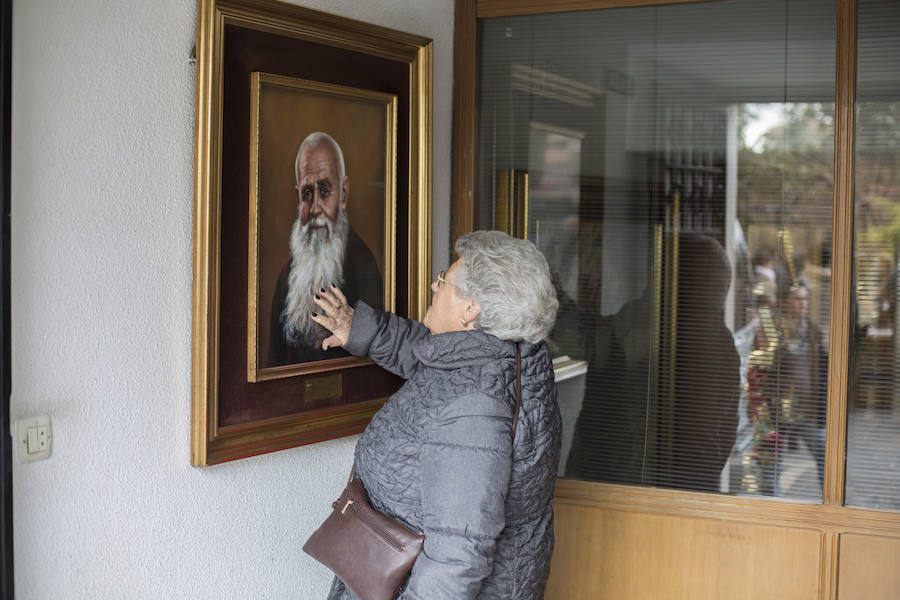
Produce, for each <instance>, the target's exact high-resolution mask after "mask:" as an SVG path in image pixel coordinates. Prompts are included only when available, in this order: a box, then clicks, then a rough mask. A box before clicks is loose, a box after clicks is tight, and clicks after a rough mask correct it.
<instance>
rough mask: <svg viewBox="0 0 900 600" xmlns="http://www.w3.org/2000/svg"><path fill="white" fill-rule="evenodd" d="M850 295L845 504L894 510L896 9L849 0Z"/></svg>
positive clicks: (899, 237)
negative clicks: (852, 115) (854, 14)
mask: <svg viewBox="0 0 900 600" xmlns="http://www.w3.org/2000/svg"><path fill="white" fill-rule="evenodd" d="M857 7H858V27H857V44H858V46H857V95H856V96H857V97H856V102H857V116H856V161H855V162H856V167H855V168H856V181H855V186H856V193H855V200H856V211H855V212H856V214H855V221H854V227H855V229H856V232H855V235H854V238H855V239H854V256H855V275H856V277H855V281H856V286H855V288H856V302H855V309H856V310H855V315H856V326H855V327H854V332H855V335H854V347H853V350H854V352H853V354H852V356H853V362H852V363H851V365H852V366H851V369H852V377H851V388H850V402H849V406H848V411H849V412H848V415H847V416H848V432H847V477H846V482H847V484H846V485H847V487H846V494H845V497H846V503H847V504H849V505H853V506H865V507H870V508H893V509H897V508H900V399H898V395H900V394H898V391H900V389H898V387H897V384H898V381H897V378H898V375H900V352H898V346H897V344H898V337H897V335H896V332H897V328H898V321H897V319H898V318H900V313H897V311H896V310H895V306H896V304H897V299H898V294H900V287H898V281H897V267H898V259H900V10H898V6H897V4H896V3H895V2H892V1H889V0H880V1H875V0H859V2H858V4H857Z"/></svg>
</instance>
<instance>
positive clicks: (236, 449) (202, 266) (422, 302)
mask: <svg viewBox="0 0 900 600" xmlns="http://www.w3.org/2000/svg"><path fill="white" fill-rule="evenodd" d="M226 26H237V27H240V28H243V29H247V30H254V31H259V32H264V33H268V34H275V35H276V36H284V37H287V38H292V39H296V40H302V41H306V42H311V43H314V44H318V45H322V46H328V47H333V48H337V49H340V50H346V51H351V52H355V53H359V54H364V55H368V56H372V57H377V58H380V59H386V60H388V61H393V62H395V63H397V64H398V65H400V66H401V67H402V68H403V69H405V71H406V72H408V81H409V89H408V106H409V110H408V111H407V113H406V114H401V115H399V119H401V120H403V119H405V120H406V122H407V127H408V148H409V152H408V165H409V166H408V170H407V172H405V173H398V178H405V186H406V187H407V189H408V191H409V193H408V198H398V203H402V204H403V205H404V208H405V211H404V212H405V214H407V219H406V222H405V223H403V226H404V228H405V230H406V232H407V235H406V236H405V238H401V239H400V240H398V248H397V251H398V253H402V254H403V256H405V257H406V261H405V264H404V267H405V268H404V271H405V273H404V279H405V280H406V281H407V285H406V288H405V289H404V290H402V291H403V292H405V293H404V296H403V297H402V298H398V303H400V304H402V305H404V306H405V307H406V309H407V313H408V315H409V316H410V317H412V318H421V317H422V316H423V315H424V313H425V308H426V306H427V301H428V285H429V276H430V271H431V264H430V263H431V258H430V257H431V233H430V232H431V135H432V125H431V112H432V110H431V93H432V42H431V40H429V39H426V38H423V37H420V36H415V35H411V34H408V33H403V32H398V31H394V30H391V29H387V28H383V27H378V26H374V25H370V24H367V23H362V22H359V21H354V20H351V19H346V18H343V17H338V16H335V15H330V14H327V13H322V12H319V11H314V10H310V9H306V8H303V7H299V6H294V5H290V4H284V3H281V2H275V1H273V0H200V1H199V3H198V19H197V48H196V53H197V78H196V123H195V140H194V141H195V172H194V188H195V190H194V258H193V304H192V308H193V316H192V343H191V367H192V368H191V464H192V465H195V466H203V465H209V464H214V463H218V462H223V461H227V460H233V459H236V458H242V457H246V456H252V455H255V454H262V453H265V452H271V451H274V450H280V449H284V448H289V447H293V446H298V445H302V444H306V443H312V442H316V441H322V440H325V439H331V438H335V437H340V436H344V435H350V434H353V433H358V432H360V431H362V429H363V428H364V427H365V425H366V423H368V420H369V419H370V418H371V416H372V415H373V414H374V412H375V411H376V410H377V409H378V407H379V406H380V405H381V403H382V402H383V400H384V398H377V397H373V398H371V399H369V400H367V401H364V402H356V403H353V404H350V405H346V406H341V407H338V408H331V409H322V410H317V411H311V412H308V413H302V414H293V415H287V416H280V417H276V418H271V419H264V420H258V421H253V422H250V423H242V424H241V426H228V427H220V425H219V414H218V407H219V391H220V390H219V366H220V365H219V344H220V341H221V340H220V335H219V333H220V332H219V327H220V317H221V315H220V282H221V277H222V273H221V268H220V267H221V255H220V252H221V249H222V245H221V234H222V229H221V218H222V214H221V210H222V195H223V190H222V185H221V182H222V177H221V174H222V165H223V141H222V140H223V103H224V92H223V64H224V54H225V53H224V45H223V39H224V35H225V29H226ZM398 225H399V224H398ZM400 244H403V245H404V247H403V248H400V247H399V246H400ZM399 275H400V273H399V269H398V276H399Z"/></svg>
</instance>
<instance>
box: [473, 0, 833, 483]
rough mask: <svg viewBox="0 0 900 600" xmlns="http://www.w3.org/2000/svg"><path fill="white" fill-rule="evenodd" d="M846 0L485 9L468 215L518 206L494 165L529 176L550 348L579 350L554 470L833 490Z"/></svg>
mask: <svg viewBox="0 0 900 600" xmlns="http://www.w3.org/2000/svg"><path fill="white" fill-rule="evenodd" d="M834 13H835V11H834V5H833V4H832V3H826V6H823V5H822V4H821V3H810V2H786V1H785V0H730V1H728V2H721V3H701V4H682V5H670V6H654V7H641V8H628V9H615V10H602V11H593V12H586V13H560V14H548V15H537V16H526V17H511V18H498V19H485V20H482V21H481V27H482V31H481V37H480V39H481V44H482V64H481V70H480V73H481V82H480V92H479V93H480V100H479V107H480V108H479V115H480V119H481V122H480V135H479V145H480V148H479V157H480V161H481V163H480V168H479V179H478V182H477V188H476V196H477V197H478V199H479V203H478V204H477V205H476V226H477V227H479V228H492V227H496V226H498V223H499V222H501V221H503V222H507V221H508V220H509V218H508V213H509V211H508V210H507V209H501V208H498V207H503V206H508V204H503V203H497V202H495V200H496V198H495V197H494V196H495V190H496V189H498V188H497V182H498V181H500V177H501V175H500V174H503V173H516V174H527V178H524V179H522V181H525V180H527V181H528V184H527V194H526V195H525V196H526V197H527V201H526V204H527V215H528V216H527V227H526V228H525V229H526V230H527V235H528V237H529V239H531V240H532V241H534V242H535V244H536V245H537V246H538V247H539V248H540V249H541V250H542V251H543V252H544V254H545V255H546V257H547V259H548V263H549V264H550V267H551V271H552V272H553V276H554V280H555V283H556V286H557V291H558V293H559V296H560V300H561V306H560V313H559V320H558V323H557V326H556V328H555V330H554V332H553V333H552V335H551V346H552V347H553V350H554V354H555V355H556V356H557V359H558V360H559V361H561V363H564V362H566V361H568V362H573V361H574V362H579V361H583V365H584V368H583V370H582V371H583V372H584V374H583V376H581V378H580V380H579V383H578V384H577V385H575V384H571V382H570V383H564V384H561V385H560V388H559V390H560V393H559V399H560V406H561V410H562V412H563V423H564V432H563V436H564V445H565V447H564V448H563V460H562V464H561V465H560V472H561V473H562V474H564V475H566V476H568V477H573V478H578V479H584V480H591V481H604V482H614V483H626V484H638V485H651V486H660V487H669V488H679V489H687V490H696V491H706V492H722V493H731V494H762V495H770V496H771V495H779V496H783V497H790V498H800V499H811V500H818V499H821V496H822V478H823V469H824V431H825V398H826V391H827V389H826V388H827V385H826V378H825V375H826V371H825V367H826V365H827V342H828V340H827V330H828V317H829V310H828V303H829V294H830V252H829V250H830V244H831V206H832V170H833V166H832V162H833V150H832V148H833V139H834V125H833V122H834V118H833V110H834V107H833V98H834V83H833V79H834V55H835V52H834V32H835V27H834ZM560 39H565V40H566V44H560V43H559V40H560ZM517 181H518V180H517ZM501 187H502V186H501Z"/></svg>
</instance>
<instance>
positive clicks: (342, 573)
mask: <svg viewBox="0 0 900 600" xmlns="http://www.w3.org/2000/svg"><path fill="white" fill-rule="evenodd" d="M521 399H522V356H521V353H520V350H519V345H518V344H516V411H515V413H514V415H513V429H512V436H513V443H515V438H516V425H517V424H518V420H519V404H520V402H521ZM331 506H332V508H333V509H334V510H333V511H332V512H331V514H330V515H328V518H326V519H325V522H323V523H322V525H320V526H319V528H318V529H317V530H316V531H315V532H314V533H313V534H312V535H311V536H310V538H309V539H308V540H307V541H306V543H305V544H304V545H303V551H304V552H306V553H307V554H309V555H310V556H312V557H313V558H315V559H316V560H318V561H319V562H320V563H322V564H323V565H325V566H326V567H328V568H329V569H331V570H332V571H334V573H335V575H337V576H338V577H340V578H341V581H343V582H344V585H346V586H347V587H348V588H350V591H352V592H353V593H354V594H356V595H357V596H358V597H359V598H360V600H391V599H392V598H395V597H396V596H397V594H398V593H399V592H400V587H401V586H402V585H403V582H404V581H405V580H406V577H407V576H408V575H409V573H410V571H412V568H413V565H414V564H415V562H416V559H417V558H418V557H419V553H420V552H422V547H423V546H424V544H425V535H424V534H423V533H421V532H416V531H413V530H411V529H410V528H408V527H407V526H406V525H404V524H403V523H401V522H400V521H398V520H397V519H394V518H392V517H389V516H387V515H386V514H384V513H382V512H379V511H377V510H375V509H374V508H372V505H371V504H370V503H369V497H368V495H367V494H366V490H365V488H364V487H363V484H362V481H360V480H359V478H358V477H353V474H352V473H351V475H350V481H349V482H348V483H347V487H345V488H344V491H343V492H342V493H341V495H340V497H339V498H338V499H337V500H336V501H335V502H334V503H332V505H331Z"/></svg>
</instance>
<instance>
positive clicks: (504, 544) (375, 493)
mask: <svg viewBox="0 0 900 600" xmlns="http://www.w3.org/2000/svg"><path fill="white" fill-rule="evenodd" d="M345 347H346V349H347V350H349V351H350V352H352V353H353V354H356V355H358V356H369V357H371V358H372V359H373V360H375V361H376V362H377V363H378V364H379V365H381V366H382V367H384V368H386V369H387V370H389V371H391V372H393V373H396V374H398V375H400V376H401V377H403V378H404V379H406V383H405V384H404V385H403V387H401V388H400V389H399V390H398V391H397V393H396V394H394V395H393V396H391V398H390V399H389V400H388V401H387V402H386V403H385V405H384V407H383V408H382V409H381V410H380V411H378V413H377V414H376V415H375V417H374V418H373V419H372V421H371V422H370V423H369V426H368V427H367V428H366V430H365V432H364V433H363V435H362V437H361V438H360V440H359V443H358V444H357V446H356V459H355V460H356V473H357V475H358V476H359V477H360V479H362V481H363V483H364V484H365V486H366V489H367V490H368V492H369V495H370V497H371V502H372V505H373V506H374V507H375V508H377V509H379V510H381V511H382V512H385V513H387V514H390V515H392V516H394V517H397V518H399V519H400V520H402V521H404V522H405V523H406V524H407V525H409V526H410V527H412V528H413V529H415V530H420V531H423V532H424V533H425V549H424V550H423V552H422V554H420V555H419V558H418V560H417V561H416V564H415V566H414V567H413V571H412V574H411V576H410V578H409V580H408V581H407V583H406V586H405V589H404V591H403V593H402V595H401V598H402V599H403V600H426V599H427V600H441V599H448V600H450V599H452V600H462V599H465V598H479V599H491V600H494V599H497V600H519V599H533V598H542V597H543V594H544V586H545V584H546V581H547V575H548V574H549V570H550V554H551V552H552V550H553V512H552V508H551V500H552V498H553V485H554V482H555V479H556V469H557V462H558V460H559V447H560V417H559V407H558V406H557V404H556V387H555V385H554V382H553V367H552V364H551V361H550V353H549V350H548V348H547V345H546V344H544V343H540V344H528V343H522V344H521V352H522V404H521V408H520V409H519V419H518V425H517V430H516V438H515V443H514V444H513V443H512V439H511V438H512V416H513V411H514V409H515V401H516V350H515V344H514V343H512V342H507V341H503V340H500V339H498V338H496V337H494V336H492V335H488V334H486V333H484V332H481V331H461V332H451V333H443V334H439V335H432V334H431V333H429V331H428V330H427V329H426V328H425V326H424V325H422V324H421V323H419V322H417V321H410V320H407V319H403V318H400V317H398V316H396V315H393V314H390V313H382V312H378V311H375V310H373V309H372V308H370V307H369V306H367V305H366V304H364V303H362V302H358V303H357V305H356V313H355V315H354V317H353V326H352V329H351V332H350V339H349V341H348V343H347V344H346V346H345ZM329 599H331V600H337V599H340V600H350V599H355V596H354V595H353V593H352V592H350V591H349V590H347V589H345V588H344V585H343V584H342V582H341V581H340V580H339V579H337V578H335V580H334V583H333V585H332V589H331V593H330V594H329Z"/></svg>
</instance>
